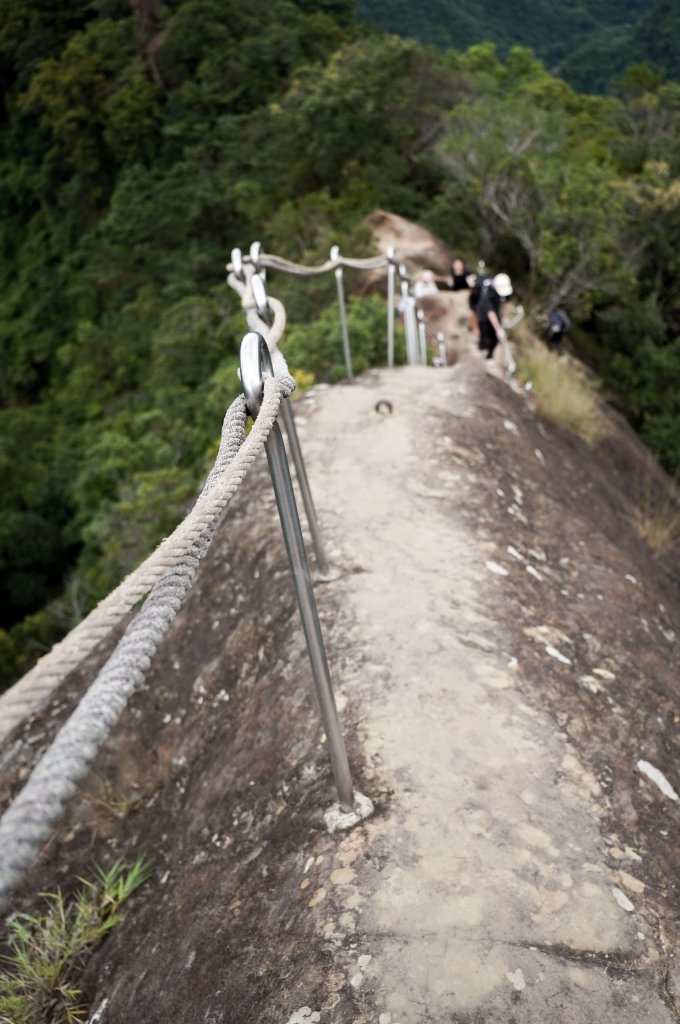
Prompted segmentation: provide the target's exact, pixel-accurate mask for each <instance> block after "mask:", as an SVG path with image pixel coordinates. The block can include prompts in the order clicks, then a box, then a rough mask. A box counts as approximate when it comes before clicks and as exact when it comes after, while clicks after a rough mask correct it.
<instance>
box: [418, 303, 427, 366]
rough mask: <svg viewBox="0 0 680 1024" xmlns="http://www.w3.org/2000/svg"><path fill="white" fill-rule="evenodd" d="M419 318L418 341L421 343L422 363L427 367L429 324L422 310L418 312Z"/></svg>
mask: <svg viewBox="0 0 680 1024" xmlns="http://www.w3.org/2000/svg"><path fill="white" fill-rule="evenodd" d="M416 316H417V318H418V341H419V342H420V361H421V363H423V364H424V365H425V366H427V324H426V323H425V314H424V313H423V311H422V309H417V310H416Z"/></svg>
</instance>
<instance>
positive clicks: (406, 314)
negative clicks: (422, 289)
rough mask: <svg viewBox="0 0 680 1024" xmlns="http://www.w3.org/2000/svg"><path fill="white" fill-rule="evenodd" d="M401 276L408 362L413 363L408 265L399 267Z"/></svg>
mask: <svg viewBox="0 0 680 1024" xmlns="http://www.w3.org/2000/svg"><path fill="white" fill-rule="evenodd" d="M399 277H400V278H401V286H400V287H401V315H402V319H403V321H404V337H405V339H406V362H407V363H408V364H409V366H410V365H411V363H412V362H413V344H412V340H411V320H410V317H409V309H408V307H409V293H408V277H407V275H406V267H404V266H401V267H399Z"/></svg>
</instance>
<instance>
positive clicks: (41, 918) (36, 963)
mask: <svg viewBox="0 0 680 1024" xmlns="http://www.w3.org/2000/svg"><path fill="white" fill-rule="evenodd" d="M150 874H151V865H150V864H149V863H148V862H147V861H145V860H144V859H143V858H138V859H137V860H136V861H135V863H134V864H133V866H132V867H131V868H130V870H129V871H126V870H125V868H124V867H123V864H122V862H121V861H116V862H115V864H113V865H112V867H111V868H109V870H108V871H105V870H104V869H102V868H96V869H95V877H94V880H92V881H86V880H85V879H80V881H81V882H82V886H83V887H82V888H81V889H80V890H78V891H77V892H76V893H75V895H74V896H73V897H72V898H71V899H70V900H67V899H66V898H65V897H64V896H63V894H62V892H61V890H57V892H55V893H44V894H43V898H44V901H45V904H46V909H45V910H44V911H43V912H42V913H40V914H15V915H13V916H12V917H11V918H10V919H9V923H8V929H9V936H8V946H9V949H10V954H9V955H8V956H5V957H3V958H2V959H3V960H4V962H5V964H6V969H5V970H4V971H3V972H2V973H1V974H0V1024H77V1022H78V1021H81V1020H83V1019H84V1017H85V1016H86V1007H85V1006H83V1005H82V991H81V989H80V988H79V987H78V986H79V983H80V978H81V976H82V973H83V970H84V968H85V965H86V963H87V960H88V959H89V957H90V955H91V954H92V952H93V951H94V950H95V949H96V948H97V946H99V945H100V943H101V942H102V941H103V940H104V939H105V938H106V936H107V935H108V933H109V932H110V931H111V929H112V928H115V927H116V925H117V924H119V922H120V921H121V919H122V914H121V907H122V906H123V904H124V903H125V902H126V901H127V900H128V899H129V898H130V896H131V895H132V893H133V892H135V890H136V889H138V888H139V886H140V885H142V884H143V883H144V882H145V881H146V880H147V879H148V878H149V876H150Z"/></svg>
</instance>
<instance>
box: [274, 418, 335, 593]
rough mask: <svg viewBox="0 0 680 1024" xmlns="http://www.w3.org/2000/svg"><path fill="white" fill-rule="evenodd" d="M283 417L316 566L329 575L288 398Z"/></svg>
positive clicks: (322, 572)
mask: <svg viewBox="0 0 680 1024" xmlns="http://www.w3.org/2000/svg"><path fill="white" fill-rule="evenodd" d="M281 418H282V419H283V425H284V427H285V428H286V434H287V435H288V446H289V448H290V454H291V457H292V459H293V465H294V466H295V475H296V476H297V481H298V485H299V487H300V494H301V495H302V504H303V505H304V506H305V515H306V516H307V522H308V524H309V532H310V534H311V537H312V547H313V548H314V557H315V559H316V567H317V569H318V570H319V573H320V575H321V576H328V575H329V574H330V566H329V564H328V559H327V557H326V550H325V548H324V546H323V541H322V539H321V531H320V530H319V520H318V518H317V515H316V509H315V508H314V500H313V498H312V492H311V490H310V487H309V480H308V479H307V470H306V469H305V461H304V459H303V458H302V449H301V448H300V438H299V437H298V432H297V427H296V426H295V416H294V414H293V410H292V408H291V406H290V402H288V401H287V400H286V401H285V402H281Z"/></svg>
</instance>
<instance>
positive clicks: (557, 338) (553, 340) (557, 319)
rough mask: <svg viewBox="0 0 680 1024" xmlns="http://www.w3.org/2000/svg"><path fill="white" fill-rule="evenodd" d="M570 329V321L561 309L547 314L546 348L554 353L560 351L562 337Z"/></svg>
mask: <svg viewBox="0 0 680 1024" xmlns="http://www.w3.org/2000/svg"><path fill="white" fill-rule="evenodd" d="M570 327H571V320H570V319H569V317H568V316H567V314H566V313H565V312H564V310H563V309H553V311H552V312H551V313H548V346H549V348H551V349H552V350H553V351H554V352H560V351H561V350H562V342H563V341H564V335H565V334H566V333H567V331H568V330H569V328H570Z"/></svg>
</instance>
